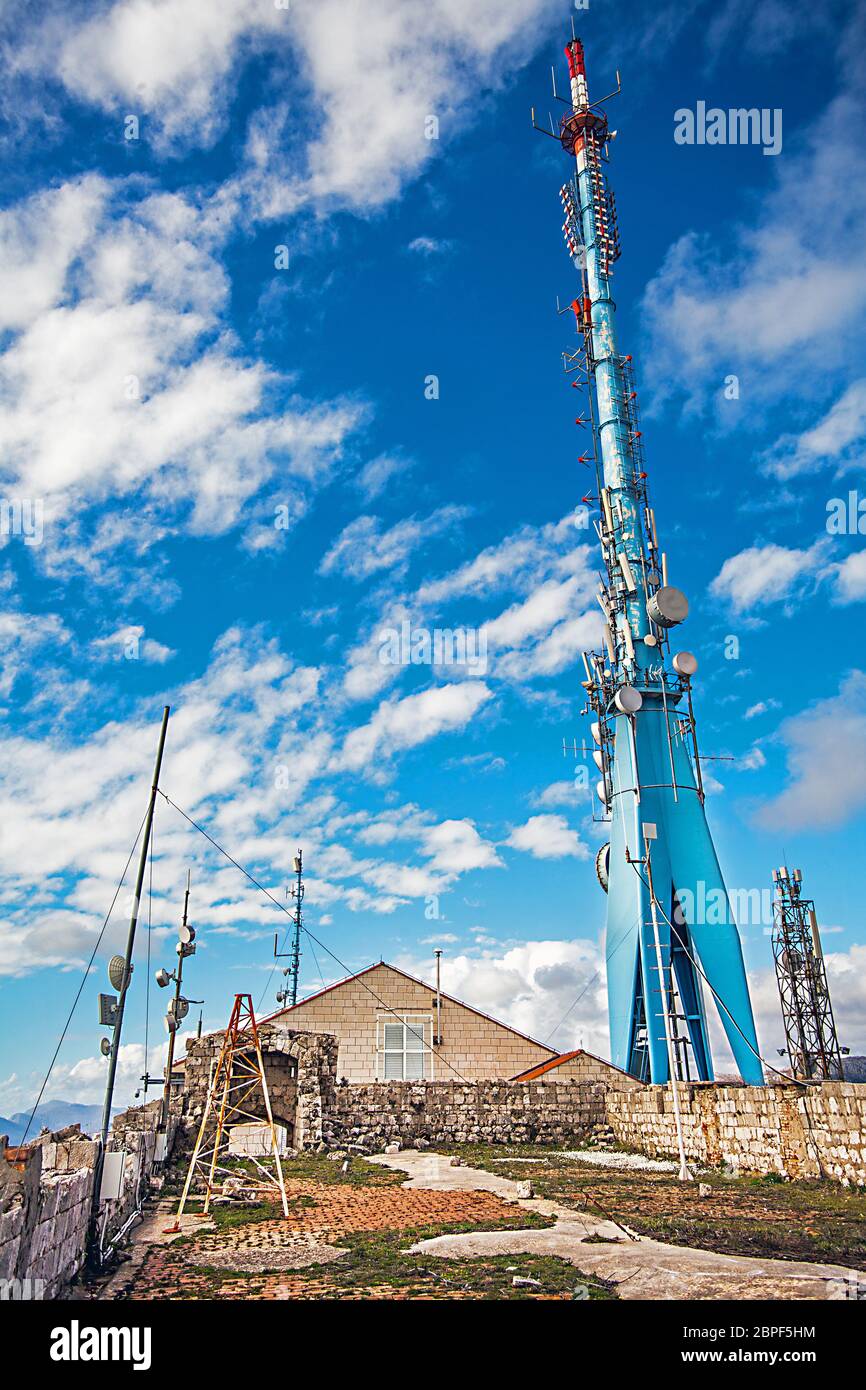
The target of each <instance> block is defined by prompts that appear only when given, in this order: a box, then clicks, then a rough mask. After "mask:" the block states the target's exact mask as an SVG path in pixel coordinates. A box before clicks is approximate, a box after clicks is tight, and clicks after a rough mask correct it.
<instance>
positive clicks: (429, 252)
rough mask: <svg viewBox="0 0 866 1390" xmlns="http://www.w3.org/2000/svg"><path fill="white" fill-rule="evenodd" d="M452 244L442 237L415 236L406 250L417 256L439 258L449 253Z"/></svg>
mask: <svg viewBox="0 0 866 1390" xmlns="http://www.w3.org/2000/svg"><path fill="white" fill-rule="evenodd" d="M452 246H453V242H451V241H448V240H447V239H446V238H442V237H432V236H416V237H415V238H414V239H413V240H412V241H410V242H409V245H408V247H407V250H409V251H412V252H414V253H415V255H417V256H424V257H425V258H426V257H428V256H441V255H443V254H444V253H445V252H446V251H450V250H451V248H452Z"/></svg>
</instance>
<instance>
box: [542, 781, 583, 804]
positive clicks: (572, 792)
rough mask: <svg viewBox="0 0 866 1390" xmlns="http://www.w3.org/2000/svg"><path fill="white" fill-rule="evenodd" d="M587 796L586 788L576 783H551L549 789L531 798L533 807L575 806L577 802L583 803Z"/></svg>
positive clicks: (546, 788)
mask: <svg viewBox="0 0 866 1390" xmlns="http://www.w3.org/2000/svg"><path fill="white" fill-rule="evenodd" d="M588 795H589V789H588V788H587V787H581V786H579V785H578V783H577V782H573V781H572V782H565V781H563V782H551V784H550V786H549V787H545V788H544V790H543V791H541V792H538V793H537V794H536V795H535V796H534V797H533V798H532V804H533V805H534V806H540V807H547V806H576V805H577V803H578V802H579V801H585V800H586V798H587V797H588Z"/></svg>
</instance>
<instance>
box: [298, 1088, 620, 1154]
mask: <svg viewBox="0 0 866 1390" xmlns="http://www.w3.org/2000/svg"><path fill="white" fill-rule="evenodd" d="M605 1093H606V1088H605V1087H604V1086H603V1085H601V1084H598V1083H592V1082H582V1081H563V1082H549V1081H548V1082H541V1081H510V1082H502V1081H477V1082H474V1083H464V1082H458V1081H419V1082H412V1081H393V1082H374V1083H373V1084H371V1085H369V1086H338V1087H337V1089H336V1092H335V1093H334V1106H333V1110H332V1111H331V1113H330V1115H327V1116H326V1117H325V1121H324V1134H323V1138H324V1140H325V1142H326V1143H328V1144H331V1145H338V1146H341V1147H348V1146H350V1145H356V1146H358V1147H359V1148H361V1149H364V1150H367V1151H369V1152H377V1151H380V1150H381V1149H383V1148H384V1146H385V1145H386V1144H389V1143H395V1142H397V1143H401V1144H404V1145H411V1144H414V1143H416V1142H417V1141H419V1140H420V1141H422V1142H424V1143H429V1144H436V1143H485V1144H532V1143H538V1144H569V1143H574V1142H575V1141H576V1140H578V1139H580V1138H581V1137H583V1136H585V1135H587V1134H589V1132H590V1131H591V1130H592V1128H593V1126H595V1125H598V1124H603V1123H604V1120H605Z"/></svg>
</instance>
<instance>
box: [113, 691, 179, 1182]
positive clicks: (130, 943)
mask: <svg viewBox="0 0 866 1390" xmlns="http://www.w3.org/2000/svg"><path fill="white" fill-rule="evenodd" d="M170 713H171V706H170V705H166V706H165V708H164V709H163V711H162V727H161V728H160V731H159V744H158V746H157V750H156V763H155V765H154V769H153V782H152V783H151V788H150V800H149V801H148V803H147V815H146V816H145V818H144V838H143V839H142V842H141V854H140V855H139V858H138V874H137V876H136V880H135V893H134V895H133V899H132V915H131V917H130V919H129V931H128V932H127V934H126V954H125V956H124V976H123V984H122V985H121V988H120V994H119V997H118V1000H117V1012H116V1014H115V1024H114V1036H113V1039H112V1044H111V1054H110V1056H109V1059H108V1080H107V1081H106V1083H105V1102H104V1104H103V1107H102V1129H101V1135H102V1149H101V1154H104V1153H105V1142H106V1140H107V1138H108V1130H109V1127H110V1125H111V1102H112V1100H113V1098H114V1078H115V1074H116V1072H117V1059H118V1056H119V1055H120V1034H121V1030H122V1028H123V1010H124V1007H125V1005H126V993H127V990H128V989H129V982H130V978H131V976H132V953H133V950H134V948H135V931H136V927H137V926H138V908H139V904H140V902H141V889H142V886H143V884H144V874H145V869H146V868H147V853H148V850H149V849H150V834H151V831H152V829H153V812H154V807H155V806H156V793H157V789H158V787H159V774H160V771H161V769H162V754H163V749H164V748H165V736H166V733H167V732H168V716H169V714H170ZM146 1060H147V1059H145V1063H146ZM98 1172H99V1174H100V1175H101V1172H102V1158H101V1156H100V1160H99V1163H98ZM97 1190H98V1185H97Z"/></svg>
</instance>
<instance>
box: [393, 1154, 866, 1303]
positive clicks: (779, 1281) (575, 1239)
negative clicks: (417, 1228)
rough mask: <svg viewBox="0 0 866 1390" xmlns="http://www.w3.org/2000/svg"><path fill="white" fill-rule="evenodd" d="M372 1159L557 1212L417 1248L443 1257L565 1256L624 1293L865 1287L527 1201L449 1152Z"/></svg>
mask: <svg viewBox="0 0 866 1390" xmlns="http://www.w3.org/2000/svg"><path fill="white" fill-rule="evenodd" d="M369 1161H370V1162H371V1163H381V1164H383V1165H384V1166H385V1167H387V1168H395V1169H402V1170H403V1171H404V1172H406V1173H407V1175H408V1176H407V1180H406V1182H405V1183H404V1186H405V1187H410V1188H429V1189H432V1190H443V1189H444V1190H447V1191H462V1192H469V1191H478V1190H482V1191H487V1192H494V1193H496V1194H497V1195H498V1196H500V1197H502V1198H504V1199H505V1200H506V1201H512V1202H515V1203H516V1204H517V1205H519V1206H521V1207H526V1208H527V1209H531V1210H533V1211H538V1212H542V1213H544V1214H547V1215H550V1216H553V1217H555V1218H556V1224H555V1225H554V1226H552V1227H550V1228H549V1229H547V1230H541V1231H539V1230H529V1231H475V1232H469V1233H468V1234H466V1235H451V1236H436V1237H435V1238H434V1239H432V1240H422V1241H418V1242H417V1244H415V1245H413V1246H411V1247H410V1248H411V1252H412V1253H413V1254H424V1255H432V1256H436V1257H438V1258H440V1259H465V1258H466V1257H467V1256H473V1255H479V1256H485V1255H515V1256H519V1255H521V1254H533V1255H558V1256H559V1257H560V1258H561V1259H564V1260H568V1261H569V1263H571V1264H573V1265H575V1266H576V1267H577V1268H578V1269H581V1270H582V1271H583V1272H584V1273H585V1274H587V1275H595V1276H597V1277H598V1278H601V1279H606V1280H609V1281H610V1282H611V1283H612V1284H614V1285H615V1286H616V1291H617V1293H618V1294H619V1297H620V1298H624V1299H664V1300H669V1299H698V1300H703V1299H763V1300H772V1299H784V1300H790V1299H797V1300H799V1299H821V1300H823V1299H845V1298H852V1297H856V1291H857V1289H858V1287H859V1289H860V1293H861V1297H862V1293H863V1284H864V1282H866V1281H864V1276H863V1275H862V1274H861V1275H860V1276H859V1281H860V1282H859V1285H858V1273H857V1271H856V1270H853V1269H846V1268H845V1267H844V1266H842V1265H824V1264H805V1263H798V1262H795V1261H789V1260H762V1259H755V1258H753V1257H750V1256H745V1255H720V1254H715V1253H714V1252H713V1251H709V1250H695V1249H692V1248H691V1247H689V1246H681V1245H666V1244H664V1243H663V1242H662V1241H657V1240H651V1239H649V1238H648V1237H645V1236H636V1235H634V1233H633V1232H629V1231H628V1230H627V1229H626V1228H625V1227H622V1226H619V1225H617V1224H615V1223H614V1222H611V1221H604V1220H602V1219H600V1218H598V1217H595V1216H592V1215H589V1214H587V1213H584V1212H575V1211H573V1210H572V1209H571V1208H569V1207H565V1206H562V1205H561V1204H559V1203H557V1202H548V1201H541V1200H533V1199H531V1200H528V1201H527V1200H521V1199H519V1198H518V1190H519V1189H518V1184H517V1183H516V1182H514V1181H513V1180H512V1179H510V1178H506V1177H502V1176H500V1174H498V1173H488V1172H485V1171H484V1170H483V1169H480V1168H471V1167H468V1166H466V1165H460V1166H459V1167H453V1166H452V1164H451V1159H450V1158H449V1157H443V1156H442V1155H441V1154H434V1153H430V1152H429V1151H425V1152H423V1153H419V1152H416V1151H415V1150H412V1149H409V1150H405V1151H403V1152H402V1153H398V1154H379V1155H377V1156H375V1157H371V1158H370V1160H369Z"/></svg>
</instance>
